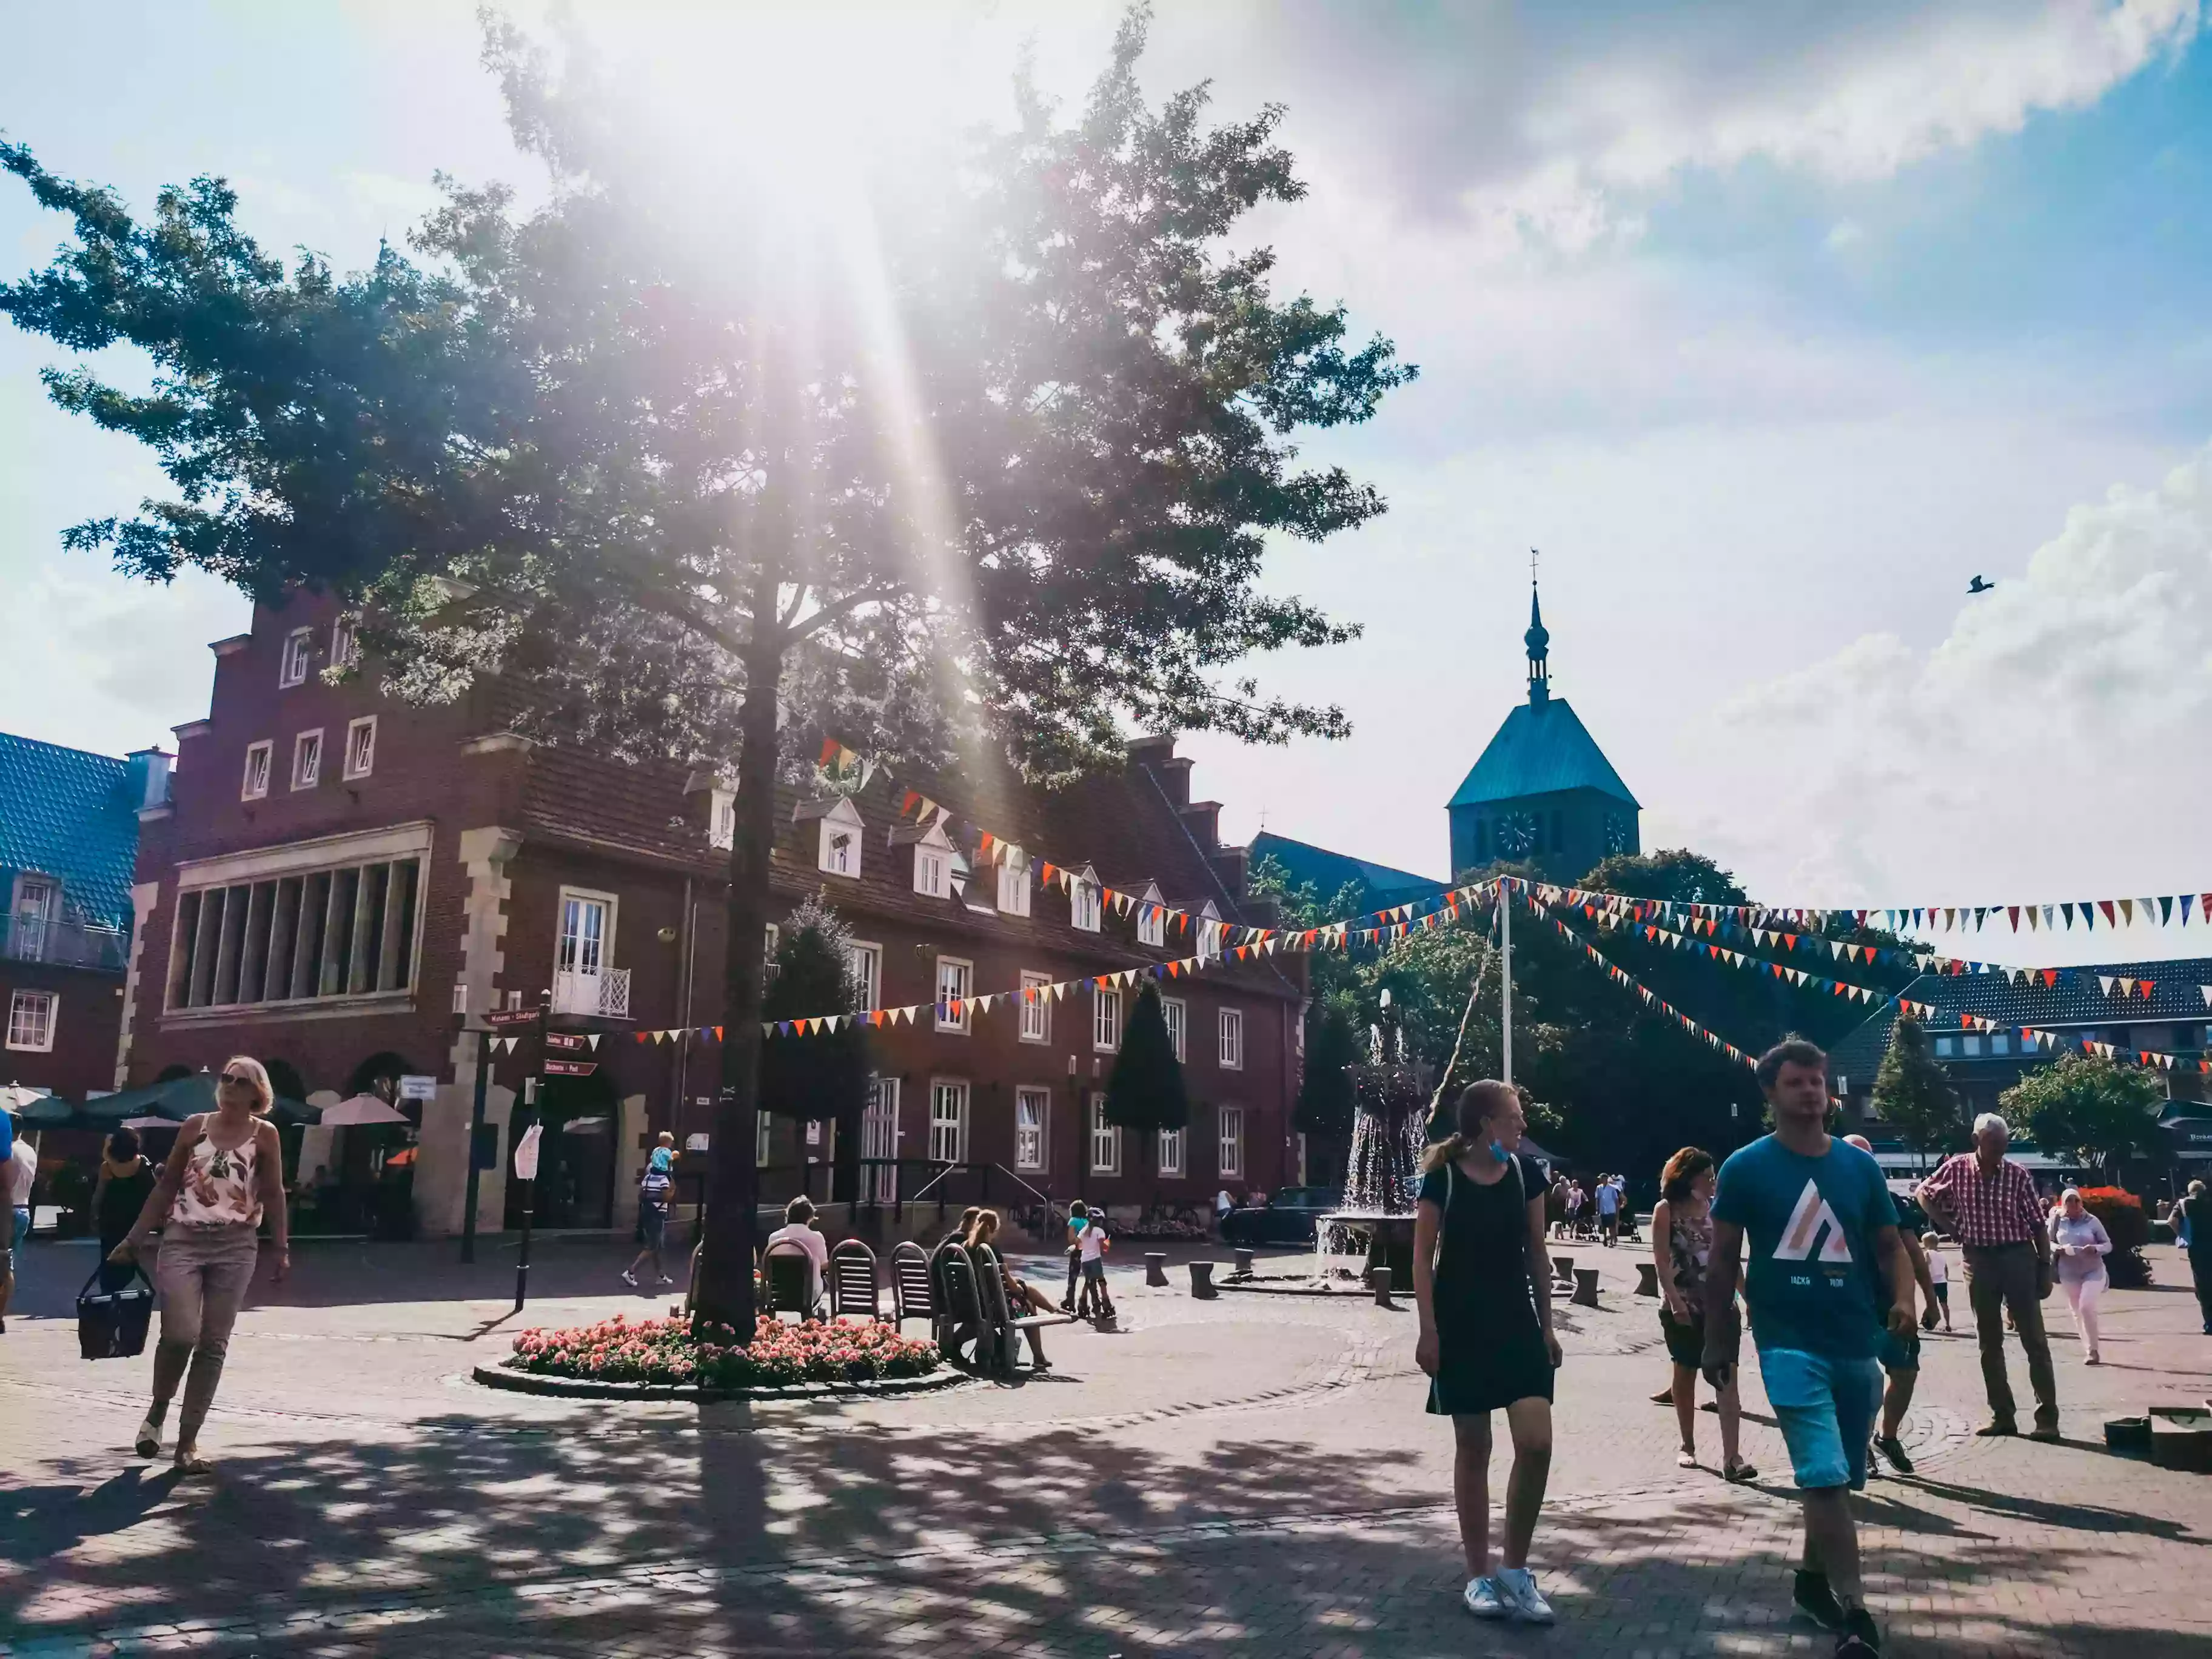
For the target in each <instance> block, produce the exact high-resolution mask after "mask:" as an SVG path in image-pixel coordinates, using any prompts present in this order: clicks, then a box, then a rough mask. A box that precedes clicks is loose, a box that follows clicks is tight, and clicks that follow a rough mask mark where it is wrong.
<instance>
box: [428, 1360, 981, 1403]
mask: <svg viewBox="0 0 2212 1659" xmlns="http://www.w3.org/2000/svg"><path fill="white" fill-rule="evenodd" d="M469 1375H470V1376H471V1379H472V1380H474V1381H475V1382H477V1383H481V1384H483V1386H484V1387H485V1388H487V1389H502V1390H504V1391H506V1392H507V1393H509V1394H536V1395H552V1396H554V1397H556V1398H559V1399H564V1400H690V1401H714V1400H824V1401H827V1400H885V1399H890V1400H896V1399H901V1398H903V1397H904V1396H905V1395H913V1394H928V1393H931V1392H933V1391H934V1390H936V1389H950V1388H953V1387H956V1386H957V1385H958V1384H960V1383H969V1382H973V1381H974V1380H975V1379H974V1378H972V1377H970V1376H969V1375H968V1373H967V1372H965V1371H963V1370H958V1369H957V1368H956V1367H954V1366H951V1365H940V1366H939V1367H938V1369H937V1370H933V1371H931V1372H929V1373H928V1374H927V1376H879V1377H870V1378H868V1379H867V1380H866V1381H865V1382H854V1383H760V1384H757V1385H753V1386H747V1387H744V1388H734V1389H702V1388H691V1387H688V1386H685V1385H684V1384H680V1383H592V1382H587V1381H586V1380H585V1379H584V1378H582V1377H576V1376H543V1375H541V1374H539V1373H538V1372H535V1371H513V1370H507V1367H505V1366H504V1365H478V1366H477V1367H476V1368H475V1370H472V1371H471V1372H470V1373H469Z"/></svg>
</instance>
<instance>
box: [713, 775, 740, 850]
mask: <svg viewBox="0 0 2212 1659" xmlns="http://www.w3.org/2000/svg"><path fill="white" fill-rule="evenodd" d="M737 838H738V792H737V791H736V790H734V789H710V790H708V792H707V845H708V846H709V847H719V848H721V849H722V851H724V852H725V853H726V852H728V851H729V850H730V848H731V846H732V843H733V842H736V840H737Z"/></svg>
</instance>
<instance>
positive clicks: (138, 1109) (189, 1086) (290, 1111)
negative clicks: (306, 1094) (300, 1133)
mask: <svg viewBox="0 0 2212 1659" xmlns="http://www.w3.org/2000/svg"><path fill="white" fill-rule="evenodd" d="M88 1105H89V1106H90V1107H93V1108H96V1109H99V1110H100V1112H101V1113H103V1114H105V1113H110V1112H112V1113H113V1114H114V1115H115V1117H116V1118H117V1119H118V1120H119V1119H121V1118H124V1117H126V1116H127V1117H141V1116H149V1115H150V1116H154V1117H165V1118H167V1119H168V1120H169V1121H171V1122H173V1123H181V1122H183V1121H185V1119H186V1118H188V1117H190V1116H191V1115H192V1114H193V1113H194V1112H211V1111H213V1110H215V1074H214V1073H212V1072H194V1073H192V1074H191V1076H190V1077H179V1078H171V1079H169V1080H168V1081H167V1083H149V1084H148V1085H146V1086H145V1087H144V1088H143V1089H125V1090H124V1091H122V1092H121V1093H120V1094H113V1095H103V1096H101V1097H100V1098H99V1099H98V1100H95V1101H91V1102H88ZM269 1115H270V1118H271V1119H272V1120H273V1121H276V1122H277V1123H282V1124H292V1123H315V1122H319V1121H321V1118H322V1113H321V1112H320V1110H319V1109H317V1108H315V1107H313V1106H310V1105H308V1104H307V1103H305V1102H304V1101H298V1100H287V1099H286V1098H285V1097H283V1096H282V1095H279V1096H278V1097H276V1103H275V1104H273V1105H272V1106H271V1107H270V1109H269Z"/></svg>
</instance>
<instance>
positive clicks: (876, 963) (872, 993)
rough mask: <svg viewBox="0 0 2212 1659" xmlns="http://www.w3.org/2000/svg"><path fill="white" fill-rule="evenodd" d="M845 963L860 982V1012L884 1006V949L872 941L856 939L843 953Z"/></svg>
mask: <svg viewBox="0 0 2212 1659" xmlns="http://www.w3.org/2000/svg"><path fill="white" fill-rule="evenodd" d="M845 963H846V965H847V966H848V967H849V968H850V969H852V970H853V977H854V979H857V980H859V981H860V1012H862V1013H868V1012H872V1011H873V1010H875V1009H878V1008H880V1007H882V1006H884V947H883V946H882V945H878V944H877V943H876V942H875V941H874V940H873V939H854V941H853V942H852V943H851V944H850V945H848V946H847V947H846V951H845Z"/></svg>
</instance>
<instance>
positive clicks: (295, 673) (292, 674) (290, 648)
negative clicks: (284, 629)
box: [276, 628, 315, 690]
mask: <svg viewBox="0 0 2212 1659" xmlns="http://www.w3.org/2000/svg"><path fill="white" fill-rule="evenodd" d="M314 654H315V630H314V629H312V628H295V629H293V630H292V631H291V632H290V633H289V634H287V635H285V636H284V659H283V663H282V664H281V665H279V667H278V669H277V671H276V684H277V688H278V690H284V689H287V688H289V687H291V686H295V685H299V684H302V683H303V682H304V681H305V680H306V679H307V663H308V660H309V659H311V658H312V657H313V655H314Z"/></svg>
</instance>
